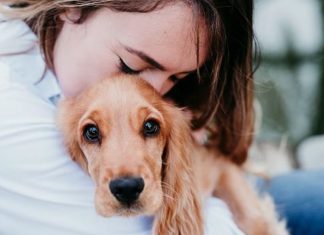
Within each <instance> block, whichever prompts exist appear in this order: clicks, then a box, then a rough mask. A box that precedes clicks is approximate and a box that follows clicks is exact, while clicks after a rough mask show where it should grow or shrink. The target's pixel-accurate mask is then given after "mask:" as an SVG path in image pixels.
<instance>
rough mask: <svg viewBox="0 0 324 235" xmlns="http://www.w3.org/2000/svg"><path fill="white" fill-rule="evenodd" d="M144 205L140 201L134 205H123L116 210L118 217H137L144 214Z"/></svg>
mask: <svg viewBox="0 0 324 235" xmlns="http://www.w3.org/2000/svg"><path fill="white" fill-rule="evenodd" d="M143 209H144V208H143V205H142V203H141V202H140V201H136V202H133V203H130V204H129V203H126V204H125V203H122V204H120V206H119V207H118V208H117V209H116V215H119V216H136V215H139V214H143Z"/></svg>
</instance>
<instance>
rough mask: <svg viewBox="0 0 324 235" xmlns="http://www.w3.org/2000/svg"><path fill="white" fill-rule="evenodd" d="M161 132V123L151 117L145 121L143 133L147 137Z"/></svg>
mask: <svg viewBox="0 0 324 235" xmlns="http://www.w3.org/2000/svg"><path fill="white" fill-rule="evenodd" d="M159 132H160V124H159V123H158V122H157V121H156V120H154V119H149V120H147V121H145V122H144V125H143V134H144V136H145V137H152V136H156V135H157V134H159Z"/></svg>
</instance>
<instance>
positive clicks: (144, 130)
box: [59, 76, 203, 235]
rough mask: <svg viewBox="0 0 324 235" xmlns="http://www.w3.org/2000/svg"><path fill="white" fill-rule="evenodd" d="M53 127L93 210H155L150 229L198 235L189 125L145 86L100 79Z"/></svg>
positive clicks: (66, 106)
mask: <svg viewBox="0 0 324 235" xmlns="http://www.w3.org/2000/svg"><path fill="white" fill-rule="evenodd" d="M59 126H60V128H61V130H62V133H63V136H64V140H65V144H66V146H67V148H68V150H69V152H70V155H71V157H72V158H73V160H75V161H76V162H77V163H79V164H80V165H81V167H82V168H83V169H84V170H85V171H86V172H88V173H89V174H90V176H91V177H92V179H93V181H94V182H95V184H96V192H95V207H96V210H97V212H98V213H99V214H100V215H102V216H112V215H120V216H133V215H139V214H146V215H155V225H154V231H155V234H159V235H166V234H177V235H180V234H182V235H197V234H203V220H202V215H201V202H200V195H199V191H198V188H197V186H196V183H195V180H196V179H195V175H194V173H193V169H192V166H193V164H192V158H191V155H190V154H191V148H192V139H191V135H190V128H189V125H188V123H187V121H186V120H185V118H183V115H182V112H181V110H180V109H178V108H175V107H174V106H172V105H170V104H168V103H166V102H165V101H163V100H162V98H161V97H160V95H159V94H158V93H157V92H156V91H155V90H154V89H153V88H152V87H151V86H150V85H149V84H147V83H146V82H144V81H143V80H142V79H139V78H134V77H127V76H123V77H114V78H108V79H104V80H102V81H101V82H100V83H99V84H96V85H95V86H93V87H91V88H90V89H88V90H86V91H85V92H83V93H82V94H80V95H79V96H77V97H74V98H71V99H67V100H65V101H64V102H62V103H61V105H60V108H59Z"/></svg>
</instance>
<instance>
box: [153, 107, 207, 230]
mask: <svg viewBox="0 0 324 235" xmlns="http://www.w3.org/2000/svg"><path fill="white" fill-rule="evenodd" d="M165 120H166V122H169V124H168V125H169V127H170V135H169V137H168V142H167V146H166V149H165V155H164V159H163V161H164V167H163V170H162V181H163V182H162V188H163V193H164V199H163V205H162V207H161V210H160V211H159V212H158V215H157V217H156V220H155V227H154V229H155V234H168V235H170V234H172V235H200V234H203V220H202V215H201V201H200V196H199V192H198V187H197V184H196V183H195V179H194V174H193V169H192V167H193V166H192V164H193V163H192V157H191V156H190V154H191V148H192V146H193V144H192V137H191V132H190V127H189V125H188V123H187V121H186V119H185V117H184V114H183V113H182V111H181V110H179V109H177V108H174V107H171V106H168V107H167V108H166V119H165Z"/></svg>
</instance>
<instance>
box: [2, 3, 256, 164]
mask: <svg viewBox="0 0 324 235" xmlns="http://www.w3.org/2000/svg"><path fill="white" fill-rule="evenodd" d="M179 1H182V2H184V3H186V4H189V5H190V6H191V7H192V9H193V12H194V13H195V12H196V13H198V14H199V16H202V17H203V19H204V20H205V23H206V26H207V29H208V32H207V33H208V34H209V35H208V37H209V50H208V51H209V56H208V60H207V61H206V63H205V64H204V66H203V67H201V68H200V69H199V71H197V74H192V75H190V76H189V77H188V78H187V79H183V80H181V81H180V82H179V83H178V84H176V86H175V87H174V88H173V89H172V90H171V91H170V92H169V93H168V94H167V96H169V97H171V98H172V99H173V100H175V102H177V103H178V104H179V105H181V106H186V107H189V108H191V109H192V110H194V111H195V114H196V115H195V117H194V119H193V121H192V125H193V128H194V129H197V128H200V127H202V126H204V125H206V124H208V125H209V126H215V127H216V128H212V135H211V138H210V141H209V145H211V146H213V147H216V148H218V149H219V150H220V151H221V152H222V153H223V154H224V155H226V156H228V157H230V158H231V159H232V160H233V161H234V162H236V163H238V164H240V163H242V162H244V161H245V159H246V157H247V151H248V147H249V145H250V142H251V140H252V129H253V128H252V126H253V119H254V118H253V116H254V112H253V107H252V102H253V79H252V73H253V71H252V42H253V29H252V12H253V11H252V10H253V0H246V1H239V0H179ZM5 2H6V3H9V4H10V5H12V6H19V7H18V8H16V10H15V11H11V12H13V13H14V14H15V15H18V16H20V17H21V18H24V19H25V20H26V21H27V22H28V23H29V25H30V26H31V27H32V29H33V30H34V31H35V32H36V33H37V34H38V37H39V40H40V45H41V48H42V50H43V52H44V55H45V60H46V63H47V64H48V66H49V67H52V60H53V58H52V52H53V47H54V43H55V40H56V37H57V35H58V33H59V30H60V27H61V25H60V24H61V22H60V21H59V20H58V15H59V14H60V13H62V12H64V11H66V9H68V8H77V9H80V12H81V14H80V18H79V19H78V20H77V21H76V22H75V23H82V22H83V21H84V20H85V19H86V18H87V16H88V15H89V14H90V13H91V12H93V11H95V10H97V9H98V8H101V7H107V8H110V9H113V10H115V11H124V12H141V13H145V12H150V11H153V10H155V9H157V8H161V7H163V6H165V5H166V4H171V3H172V2H174V1H172V0H150V1H147V0H136V1H134V0H78V1H73V0H56V1H48V0H6V1H5ZM197 25H198V24H197ZM197 30H199V29H197ZM197 35H198V34H197ZM197 43H199V39H198V41H197ZM197 48H198V46H197ZM197 55H198V53H197ZM197 61H198V58H197ZM199 78H201V79H199Z"/></svg>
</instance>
